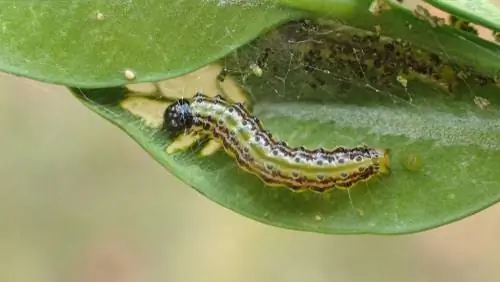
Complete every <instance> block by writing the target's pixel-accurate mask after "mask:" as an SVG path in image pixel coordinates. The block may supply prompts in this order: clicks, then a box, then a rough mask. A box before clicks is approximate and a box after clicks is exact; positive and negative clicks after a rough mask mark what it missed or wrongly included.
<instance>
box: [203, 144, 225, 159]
mask: <svg viewBox="0 0 500 282" xmlns="http://www.w3.org/2000/svg"><path fill="white" fill-rule="evenodd" d="M221 148H222V145H221V144H220V143H219V142H217V141H215V140H210V141H208V143H207V145H206V146H205V147H204V148H203V150H201V152H200V154H201V156H203V157H208V156H211V155H213V154H215V153H216V152H217V151H218V150H220V149H221Z"/></svg>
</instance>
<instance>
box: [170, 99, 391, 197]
mask: <svg viewBox="0 0 500 282" xmlns="http://www.w3.org/2000/svg"><path fill="white" fill-rule="evenodd" d="M163 118H164V121H163V128H164V129H165V130H166V131H168V132H170V133H172V134H179V133H181V132H193V133H198V134H201V135H207V136H209V137H210V138H212V139H215V140H216V141H218V142H220V143H221V144H222V145H223V147H224V150H225V151H226V152H227V153H228V154H229V155H230V156H231V157H233V158H234V159H236V161H237V163H238V165H239V166H240V167H241V168H242V169H243V170H245V171H247V172H250V173H252V174H254V175H256V176H257V177H259V178H260V179H261V180H262V181H263V182H264V183H266V184H267V185H269V186H285V187H288V188H290V189H292V190H294V191H303V190H313V191H316V192H324V191H328V190H330V189H332V188H341V189H342V188H344V189H345V188H350V187H352V186H354V185H355V184H357V183H359V182H362V181H367V180H369V179H370V178H372V177H373V176H375V175H378V174H382V173H389V151H388V150H386V149H374V148H369V147H367V146H364V145H363V146H358V147H355V148H343V147H336V148H334V149H331V150H327V149H323V148H319V149H315V150H309V149H306V148H304V147H298V148H291V147H289V146H288V145H287V144H286V143H285V142H283V141H275V140H274V139H273V137H272V135H271V134H270V133H269V132H267V131H266V130H264V129H263V127H262V124H261V122H260V121H259V120H258V119H257V118H256V117H254V116H252V115H251V114H250V113H249V112H248V111H247V109H246V108H245V107H244V106H243V105H242V104H241V103H234V104H231V103H230V102H228V101H227V100H226V99H224V98H223V97H222V96H220V95H217V96H216V97H214V98H212V97H208V96H205V95H203V94H201V93H197V94H196V95H195V96H193V98H192V99H189V100H188V99H179V100H177V101H176V102H174V103H173V104H171V105H170V106H169V107H167V109H166V110H165V112H164V116H163Z"/></svg>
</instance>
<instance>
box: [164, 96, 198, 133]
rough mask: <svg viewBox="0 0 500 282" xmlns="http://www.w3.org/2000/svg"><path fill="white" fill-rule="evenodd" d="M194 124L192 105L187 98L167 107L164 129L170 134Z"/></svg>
mask: <svg viewBox="0 0 500 282" xmlns="http://www.w3.org/2000/svg"><path fill="white" fill-rule="evenodd" d="M192 125H193V114H192V112H191V106H190V105H189V101H188V100H186V99H179V100H177V101H175V102H174V103H173V104H171V105H170V106H168V107H167V109H165V112H164V113H163V129H165V130H166V131H167V132H168V133H170V134H177V133H179V132H180V131H186V130H188V129H189V128H191V126H192Z"/></svg>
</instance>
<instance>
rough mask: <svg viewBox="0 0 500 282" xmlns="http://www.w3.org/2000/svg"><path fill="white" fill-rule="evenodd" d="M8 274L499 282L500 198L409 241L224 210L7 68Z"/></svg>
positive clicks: (40, 279) (139, 279)
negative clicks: (292, 226) (304, 227)
mask: <svg viewBox="0 0 500 282" xmlns="http://www.w3.org/2000/svg"><path fill="white" fill-rule="evenodd" d="M0 93H1V95H0V136H1V137H0V156H1V160H2V161H1V162H0V281H5V282H46V281H47V282H54V281H61V282H156V281H176V282H177V281H182V282H198V281H217V282H226V281H227V282H229V281H231V282H232V281H239V282H247V281H248V282H255V281H273V282H302V281H311V282H323V281H324V282H326V281H328V282H330V281H355V282H358V281H359V282H365V281H366V282H378V281H384V282H391V281H398V282H400V281H405V282H413V281H415V282H417V281H419V282H420V281H440V282H444V281H453V282H460V281H481V282H488V281H499V280H500V268H499V267H498V265H499V263H500V241H499V240H498V238H500V221H499V215H500V206H496V207H492V208H490V209H487V210H486V211H484V212H482V213H479V214H476V215H474V216H471V217H469V218H467V219H465V220H462V221H459V222H457V223H454V224H450V225H447V226H445V227H442V228H439V229H435V230H432V231H427V232H423V233H420V234H416V235H406V236H395V237H390V236H327V235H321V234H312V233H305V232H297V231H290V230H283V229H278V228H275V227H270V226H266V225H263V224H261V223H258V222H255V221H252V220H250V219H247V218H244V217H242V216H239V215H237V214H235V213H233V212H231V211H229V210H227V209H225V208H223V207H220V206H218V205H216V204H214V203H212V202H211V201H209V200H207V199H206V198H204V197H203V196H201V195H199V194H198V193H197V192H195V191H194V190H193V189H190V188H189V187H187V186H186V185H184V184H183V183H181V182H180V181H179V180H177V179H176V178H174V177H173V176H172V175H171V174H170V173H169V172H167V171H166V170H165V169H164V168H162V167H161V166H160V165H159V164H157V163H156V161H154V160H153V159H152V158H151V157H149V156H148V155H147V153H146V152H144V151H143V150H142V149H141V148H140V147H139V145H137V144H136V143H135V142H134V141H132V140H131V139H130V138H129V137H128V136H127V135H126V134H125V133H124V132H122V131H120V130H119V129H118V128H117V127H115V126H113V125H111V124H110V123H109V122H107V121H105V120H104V119H102V118H100V117H98V116H97V115H96V114H94V113H92V112H91V111H90V110H88V109H86V108H85V107H84V106H83V105H81V104H80V103H79V102H78V101H77V100H76V99H74V98H73V97H72V96H71V95H70V93H69V92H68V91H67V90H66V89H65V88H63V87H60V86H54V85H49V84H42V83H39V82H35V81H31V80H27V79H23V78H18V77H14V76H10V75H6V74H0Z"/></svg>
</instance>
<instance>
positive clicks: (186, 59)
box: [0, 0, 300, 87]
mask: <svg viewBox="0 0 500 282" xmlns="http://www.w3.org/2000/svg"><path fill="white" fill-rule="evenodd" d="M235 2H238V3H232V1H227V3H226V2H224V1H198V0H183V1H173V0H169V1H166V0H138V1H137V0H134V1H101V0H88V1H70V2H68V1H60V0H46V1H39V0H23V1H16V0H10V1H3V2H2V9H0V42H1V44H0V70H2V71H4V72H9V73H12V74H16V75H21V76H25V77H29V78H34V79H36V80H41V81H46V82H51V83H57V84H64V85H70V86H79V87H105V86H115V85H123V84H125V83H127V82H129V81H127V79H126V78H125V76H124V71H125V70H126V69H131V70H132V71H133V72H135V75H136V79H135V80H134V81H135V82H144V81H155V80H161V79H167V78H170V77H175V76H179V75H183V74H186V73H188V72H191V71H193V70H195V69H197V68H200V67H202V66H204V65H206V64H208V63H210V62H212V61H214V60H217V59H219V58H220V57H223V56H224V55H226V54H228V53H230V52H231V51H233V50H235V49H236V48H237V47H239V46H241V45H242V44H244V43H246V42H248V41H250V40H252V39H253V38H255V37H256V36H257V35H259V34H260V33H261V32H263V31H266V30H268V29H270V28H272V27H273V26H276V25H277V24H279V23H281V22H283V21H285V20H287V19H291V18H294V17H297V16H299V15H300V13H299V12H297V11H292V10H287V9H283V8H282V7H277V6H275V5H273V4H272V3H269V2H262V3H261V4H251V3H250V4H246V3H245V2H244V1H242V2H240V1H235Z"/></svg>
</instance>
